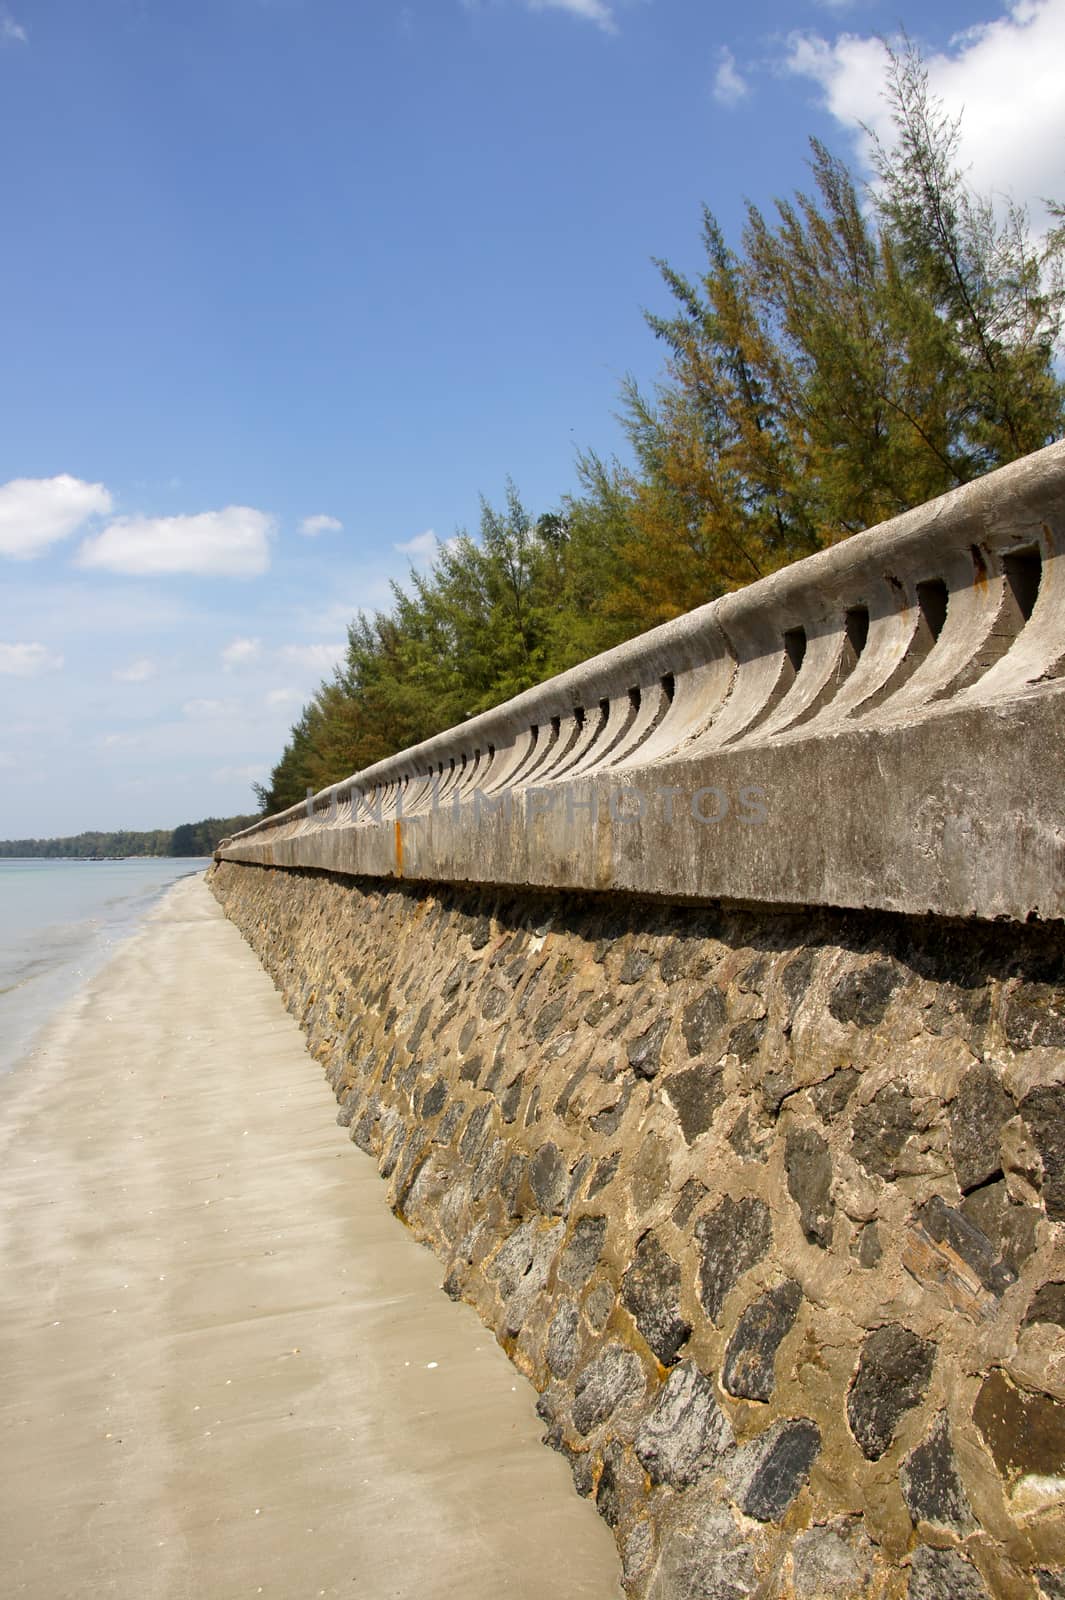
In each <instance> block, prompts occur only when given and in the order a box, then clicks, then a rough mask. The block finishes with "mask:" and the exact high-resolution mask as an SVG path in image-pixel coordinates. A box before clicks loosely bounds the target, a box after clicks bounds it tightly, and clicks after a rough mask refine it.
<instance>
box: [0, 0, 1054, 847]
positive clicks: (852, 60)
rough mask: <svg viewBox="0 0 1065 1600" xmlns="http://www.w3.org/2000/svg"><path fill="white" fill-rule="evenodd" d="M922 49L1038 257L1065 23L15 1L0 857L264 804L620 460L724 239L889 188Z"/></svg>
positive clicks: (8, 72) (841, 8) (1007, 16)
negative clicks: (294, 747)
mask: <svg viewBox="0 0 1065 1600" xmlns="http://www.w3.org/2000/svg"><path fill="white" fill-rule="evenodd" d="M907 6H909V10H907ZM900 21H901V22H902V23H904V24H905V26H906V27H907V28H908V29H909V31H910V32H911V34H912V35H913V36H914V37H915V38H917V39H919V40H920V41H921V42H922V44H923V45H924V47H925V49H926V50H927V52H928V53H929V57H930V61H931V66H932V76H933V83H934V84H935V86H936V87H937V88H938V89H940V91H941V92H942V93H943V94H944V96H945V97H946V99H947V102H948V104H950V105H951V106H961V105H962V104H964V106H965V118H966V120H965V125H964V126H965V131H966V141H967V143H966V156H967V159H969V160H971V161H972V164H973V170H974V176H975V178H976V179H977V180H978V181H979V182H980V183H981V184H982V185H983V186H988V187H989V186H992V185H993V186H995V187H996V188H997V189H999V190H1002V191H1003V192H1007V191H1008V192H1010V193H1012V194H1013V195H1014V197H1015V198H1017V199H1019V200H1022V201H1025V202H1031V203H1033V206H1034V210H1035V216H1036V220H1037V221H1038V220H1039V216H1040V214H1041V213H1040V212H1039V209H1038V205H1037V202H1038V198H1039V197H1040V196H1041V195H1046V194H1048V193H1049V194H1055V193H1057V194H1059V195H1060V194H1062V193H1063V192H1065V173H1063V171H1062V150H1063V148H1065V138H1063V135H1065V110H1063V103H1065V97H1063V96H1062V95H1061V93H1060V75H1061V62H1062V60H1065V0H1019V3H1017V4H1016V5H1014V6H1013V8H1012V9H1008V8H1007V9H1003V8H1002V6H1000V5H996V4H994V3H991V4H988V5H983V6H981V5H976V4H964V3H961V0H950V3H948V4H934V3H933V4H931V5H924V6H922V7H915V6H913V5H912V4H911V0H905V3H904V4H903V5H902V6H901V7H900V4H899V0H891V3H890V4H883V5H881V4H877V3H876V0H859V3H854V4H850V5H848V4H843V3H839V0H836V3H833V4H831V5H825V4H814V3H812V0H810V3H804V0H792V3H787V4H785V3H773V4H769V5H766V6H764V7H762V8H758V9H754V8H752V9H751V10H750V11H746V10H744V11H737V10H736V9H735V8H732V7H723V6H714V5H710V4H706V3H701V4H700V3H696V0H479V3H474V0H465V3H464V0H407V3H406V4H397V3H395V0H343V3H342V0H180V3H179V0H93V4H92V5H91V6H89V5H86V4H85V3H84V0H7V3H6V4H4V3H0V136H2V140H3V146H2V147H3V150H4V152H5V159H4V161H3V163H2V167H0V206H2V208H3V218H4V222H5V230H4V232H5V248H4V250H3V252H2V254H0V316H2V318H3V355H4V359H3V365H2V369H0V373H2V375H0V407H2V413H0V422H2V426H0V837H13V836H23V835H29V834H34V835H46V834H54V833H60V832H73V831H77V830H79V829H81V828H86V827H104V828H110V827H119V826H126V827H155V826H171V825H173V824H175V823H177V822H180V821H182V820H186V819H191V818H196V817H200V816H203V815H206V814H209V813H213V814H229V813H232V812H234V811H237V810H241V809H244V808H246V807H248V806H249V804H250V792H249V784H250V782H251V780H252V779H253V778H256V777H265V776H266V774H267V772H268V770H269V767H270V765H271V764H272V762H273V761H274V760H275V759H276V757H277V755H278V754H279V753H280V750H281V748H282V746H283V744H284V740H285V736H286V732H287V729H288V727H289V725H290V723H291V722H292V720H293V718H294V716H295V715H296V714H297V713H298V711H299V708H300V705H301V703H302V702H303V701H304V700H305V699H306V698H307V697H308V695H309V694H310V693H311V692H312V691H313V689H314V687H315V685H316V684H317V682H318V681H319V680H320V678H321V677H322V676H323V674H324V673H326V672H328V670H329V668H330V663H331V662H332V661H333V660H334V659H335V657H336V654H337V653H338V651H339V649H340V647H341V645H342V642H343V639H344V626H345V623H346V621H347V620H348V619H349V618H350V617H351V616H352V615H353V614H354V613H355V612H356V611H357V610H358V609H359V608H360V607H363V606H371V607H372V606H374V605H379V604H383V603H385V602H386V601H387V595H388V588H387V585H388V580H389V578H390V577H392V576H398V577H402V576H403V573H404V571H405V570H406V566H407V562H408V560H410V559H411V558H414V559H424V558H425V556H426V553H427V552H429V551H431V548H432V542H433V537H434V536H436V537H439V538H446V537H448V536H450V535H451V534H452V533H453V532H454V531H455V530H456V529H457V528H458V527H462V526H468V527H475V526H476V523H477V519H478V496H479V495H480V494H483V495H485V496H486V497H487V498H488V499H490V500H494V501H496V502H498V501H500V500H501V499H502V495H503V488H504V482H505V479H506V477H507V476H508V475H510V476H512V477H513V478H514V480H515V482H516V483H517V485H518V488H519V490H520V492H521V494H522V496H523V498H524V499H525V501H526V503H527V504H528V506H529V507H530V509H531V510H533V511H534V512H538V511H540V510H544V509H547V508H549V507H550V506H553V505H555V504H557V502H558V499H559V497H560V496H561V495H562V494H564V493H565V492H566V491H567V490H571V489H572V488H573V487H574V486H575V479H574V470H573V458H574V451H575V449H576V447H577V446H584V447H592V448H594V449H597V450H598V451H600V452H603V453H610V452H611V451H613V450H615V449H620V448H621V439H620V435H619V430H618V428H617V424H616V422H615V420H614V418H613V412H614V410H615V408H616V405H617V388H618V383H619V380H620V379H621V377H622V376H623V374H624V373H625V372H626V371H632V372H634V373H635V374H636V375H637V376H638V377H639V378H640V380H641V381H643V382H645V383H650V382H652V381H653V379H654V376H655V374H656V372H657V371H658V367H659V351H658V350H657V349H656V347H655V345H654V342H653V340H652V339H651V337H650V335H649V333H648V332H647V330H646V329H645V327H644V326H643V323H642V319H641V308H642V307H645V306H648V307H652V308H654V307H662V306H664V304H665V300H664V291H663V289H662V287H661V285H660V283H659V280H658V278H657V274H656V271H655V268H654V266H653V264H652V260H651V258H652V257H654V256H664V257H667V258H668V259H669V260H671V261H672V262H673V263H674V264H675V265H677V266H679V267H682V268H685V269H688V270H693V271H694V270H696V269H697V267H698V262H699V252H698V228H699V213H700V207H701V205H702V204H703V203H704V202H705V203H707V204H709V205H710V206H711V208H712V209H713V210H714V211H715V212H716V213H717V215H718V216H719V218H720V220H721V221H722V223H723V224H724V226H725V228H726V231H727V232H728V233H729V234H731V235H735V233H736V232H737V230H738V227H739V225H740V222H741V220H742V207H743V201H744V198H745V197H750V198H751V199H753V200H755V201H756V202H758V203H759V204H762V205H766V206H767V205H769V204H770V203H771V200H772V197H773V196H774V194H782V193H787V192H788V191H790V190H791V189H792V188H793V187H794V186H795V185H796V184H798V183H801V182H802V181H803V178H804V166H803V162H804V157H805V148H806V139H807V136H808V135H809V134H811V133H814V134H817V135H819V136H820V137H822V138H824V139H826V140H828V141H829V142H830V143H831V144H832V145H833V146H834V147H835V148H837V149H839V150H841V151H843V152H844V153H848V154H852V155H853V156H854V158H855V160H856V161H857V162H860V160H861V151H862V142H861V135H860V133H859V132H858V131H857V129H856V123H857V121H858V120H859V119H864V120H866V121H870V122H872V123H874V124H876V125H882V118H883V108H882V106H881V104H880V102H879V100H878V91H879V86H880V78H881V56H880V47H879V45H878V44H877V42H876V35H877V34H878V33H881V32H887V31H891V30H892V29H894V28H895V27H897V25H898V23H899V22H900ZM308 519H312V520H310V521H309V520H308ZM313 519H316V520H313Z"/></svg>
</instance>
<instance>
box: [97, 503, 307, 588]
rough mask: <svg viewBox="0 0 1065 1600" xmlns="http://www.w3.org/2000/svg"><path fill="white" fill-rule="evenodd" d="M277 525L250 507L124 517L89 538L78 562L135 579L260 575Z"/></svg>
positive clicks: (252, 576)
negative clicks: (197, 512) (185, 513)
mask: <svg viewBox="0 0 1065 1600" xmlns="http://www.w3.org/2000/svg"><path fill="white" fill-rule="evenodd" d="M274 528H275V523H274V519H273V517H269V516H267V515H266V513H265V512H263V511H254V510H252V508H251V507H250V506H227V507H226V508H225V510H223V511H202V512H200V513H199V514H198V515H196V516H181V517H119V518H118V519H117V520H116V521H114V522H112V523H110V524H109V525H108V526H107V527H106V528H105V529H104V530H103V532H102V533H100V534H97V535H96V537H95V538H92V539H87V540H86V541H85V543H84V544H83V545H82V547H81V550H80V552H79V556H78V561H79V563H80V565H81V566H83V567H95V568H102V569H104V570H105V571H108V572H119V573H122V574H124V575H128V576H132V577H164V576H174V575H176V574H179V573H187V574H194V575H197V576H202V577H206V576H214V577H223V578H257V577H259V576H261V574H262V573H264V572H266V570H267V569H268V567H269V565H270V539H271V537H272V535H273V532H274Z"/></svg>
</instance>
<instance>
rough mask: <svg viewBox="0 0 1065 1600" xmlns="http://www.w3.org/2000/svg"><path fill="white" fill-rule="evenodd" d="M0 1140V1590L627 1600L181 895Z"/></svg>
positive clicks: (553, 1469)
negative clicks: (0, 1376)
mask: <svg viewBox="0 0 1065 1600" xmlns="http://www.w3.org/2000/svg"><path fill="white" fill-rule="evenodd" d="M0 1143H2V1160H0V1229H2V1263H3V1271H2V1275H0V1362H2V1370H3V1373H4V1385H3V1391H2V1395H0V1429H2V1435H0V1570H2V1571H3V1574H4V1577H3V1591H4V1593H5V1594H6V1595H12V1596H14V1595H19V1596H27V1597H32V1600H65V1597H71V1600H74V1597H78V1600H85V1597H92V1596H98V1595H99V1596H104V1595H107V1596H118V1597H122V1600H154V1597H159V1600H186V1597H188V1600H192V1597H193V1596H195V1597H199V1600H230V1597H236V1596H255V1595H264V1596H273V1597H276V1600H304V1597H314V1596H334V1595H342V1596H359V1597H363V1600H393V1597H395V1600H408V1597H414V1596H418V1597H426V1600H432V1597H441V1600H442V1597H445V1596H447V1597H450V1596H455V1597H458V1596H462V1597H464V1600H481V1597H483V1600H490V1597H491V1600H496V1597H498V1596H502V1595H506V1596H512V1597H514V1600H534V1597H535V1600H547V1597H551V1600H557V1597H565V1600H581V1597H588V1600H592V1597H594V1600H608V1597H610V1596H617V1595H620V1593H621V1591H620V1587H619V1583H618V1562H617V1557H616V1554H615V1550H614V1543H613V1539H612V1538H611V1536H610V1533H609V1531H608V1529H607V1528H606V1526H605V1525H604V1524H603V1523H602V1522H601V1521H600V1519H599V1518H598V1516H597V1515H596V1512H595V1509H594V1507H593V1506H592V1505H590V1504H588V1503H586V1502H584V1501H581V1500H580V1499H579V1498H578V1497H577V1496H576V1494H575V1493H574V1491H573V1488H572V1484H571V1480H570V1475H569V1472H568V1470H567V1468H566V1466H565V1463H564V1462H563V1461H562V1460H561V1458H559V1457H558V1456H556V1455H554V1454H553V1453H552V1452H550V1451H548V1450H546V1449H545V1448H544V1447H543V1446H542V1445H541V1444H540V1443H539V1438H540V1435H541V1433H542V1431H543V1430H542V1425H541V1424H540V1422H539V1421H538V1419H537V1418H536V1415H535V1412H534V1401H535V1395H534V1392H533V1390H532V1389H531V1387H530V1386H529V1385H528V1384H527V1383H526V1382H525V1380H524V1379H522V1378H521V1377H520V1376H519V1375H517V1374H516V1373H515V1371H514V1369H513V1368H512V1367H511V1366H510V1364H509V1362H508V1361H507V1360H506V1358H505V1356H504V1355H503V1354H502V1352H501V1351H500V1350H499V1349H498V1348H497V1346H496V1345H495V1343H494V1341H493V1339H492V1337H491V1335H490V1334H489V1333H488V1332H487V1331H486V1330H485V1329H484V1328H483V1327H482V1325H481V1323H480V1322H479V1321H478V1320H477V1318H476V1317H475V1316H474V1314H473V1313H472V1311H470V1310H469V1308H467V1307H465V1306H462V1305H455V1304H452V1303H451V1302H450V1301H449V1300H448V1299H447V1298H446V1297H445V1296H444V1295H443V1294H442V1293H441V1292H440V1289H439V1282H440V1275H441V1269H440V1267H439V1265H438V1263H437V1262H436V1261H435V1260H434V1259H433V1257H432V1256H430V1255H429V1254H428V1252H427V1251H425V1250H424V1249H422V1248H421V1247H420V1246H419V1245H418V1244H417V1243H416V1242H415V1241H414V1240H413V1239H412V1238H411V1237H410V1235H409V1234H407V1233H406V1231H405V1230H404V1228H403V1227H402V1225H401V1224H400V1223H399V1222H397V1221H396V1219H395V1218H394V1217H393V1216H392V1215H391V1213H390V1212H389V1210H388V1207H387V1205H386V1202H385V1194H384V1188H383V1185H382V1184H381V1182H380V1179H379V1178H378V1176H377V1171H376V1167H375V1166H374V1164H373V1162H372V1161H371V1160H370V1159H369V1158H368V1157H367V1156H365V1155H363V1154H362V1152H360V1151H359V1150H357V1149H356V1148H355V1147H354V1146H353V1145H352V1144H351V1143H350V1142H349V1140H348V1139H347V1137H346V1134H345V1132H344V1131H343V1130H342V1129H340V1128H338V1127H337V1126H336V1124H335V1102H334V1101H333V1098H332V1095H331V1094H330V1092H329V1089H328V1087H327V1085H326V1084H325V1082H324V1080H323V1078H322V1075H321V1072H320V1069H319V1068H318V1066H317V1064H316V1063H314V1062H313V1061H312V1060H311V1059H310V1057H309V1056H308V1055H307V1053H306V1051H305V1050H304V1048H303V1042H302V1037H301V1035H300V1032H299V1030H298V1028H297V1027H296V1025H295V1023H294V1022H293V1021H292V1019H291V1018H290V1017H289V1016H288V1014H287V1013H286V1012H285V1010H284V1008H283V1006H282V1003H281V1001H280V999H279V997H278V996H277V995H276V994H275V992H274V989H273V987H272V985H271V983H270V981H269V979H268V978H267V977H266V975H265V974H264V973H263V971H262V970H261V968H260V967H259V964H258V962H257V961H256V959H255V957H254V956H253V955H252V953H251V951H250V950H249V949H248V948H247V946H246V945H245V944H244V943H243V941H242V939H241V938H240V936H239V934H238V933H237V931H236V930H235V928H233V927H232V926H231V925H230V924H229V923H228V922H226V921H225V919H224V918H223V916H222V914H221V912H220V910H219V908H218V907H217V905H216V903H215V901H214V900H213V898H212V896H211V894H210V892H209V891H208V889H207V888H206V886H205V885H204V883H203V882H202V880H200V879H195V880H188V881H185V882H182V883H180V884H178V885H177V886H176V887H175V888H174V889H172V890H170V891H169V892H168V894H167V896H166V898H165V900H164V901H163V902H162V904H161V906H160V907H159V908H158V909H157V911H156V912H155V913H154V914H153V915H152V916H151V918H150V919H149V920H148V921H147V922H146V924H145V925H144V927H143V928H142V929H141V931H140V932H139V933H138V934H136V935H135V937H134V938H133V939H132V940H131V941H130V942H129V943H128V944H127V945H125V946H124V947H123V948H122V950H121V951H120V953H119V954H118V955H117V957H116V958H115V959H114V960H113V961H112V962H111V964H110V965H109V966H108V967H107V968H106V969H105V970H104V971H103V972H102V973H101V974H100V975H99V976H98V977H97V978H96V979H95V980H94V981H93V982H92V983H91V984H90V985H89V987H88V988H87V989H86V990H85V991H84V992H83V993H82V994H81V995H80V996H79V998H78V999H77V1001H76V1002H75V1003H74V1004H73V1005H71V1006H70V1007H69V1008H68V1010H67V1011H66V1012H65V1013H64V1014H63V1015H62V1016H61V1017H60V1019H59V1020H58V1021H57V1022H56V1023H54V1024H53V1025H52V1027H51V1028H50V1029H49V1030H48V1032H47V1033H46V1034H45V1036H44V1037H43V1040H42V1042H41V1044H40V1045H39V1047H38V1050H37V1052H36V1054H35V1056H34V1058H33V1059H32V1060H30V1061H27V1062H25V1063H24V1064H23V1065H22V1066H20V1067H19V1068H18V1069H17V1070H16V1071H15V1072H14V1073H13V1074H11V1075H10V1077H9V1078H8V1079H7V1081H6V1082H5V1083H4V1084H3V1086H2V1087H0Z"/></svg>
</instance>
